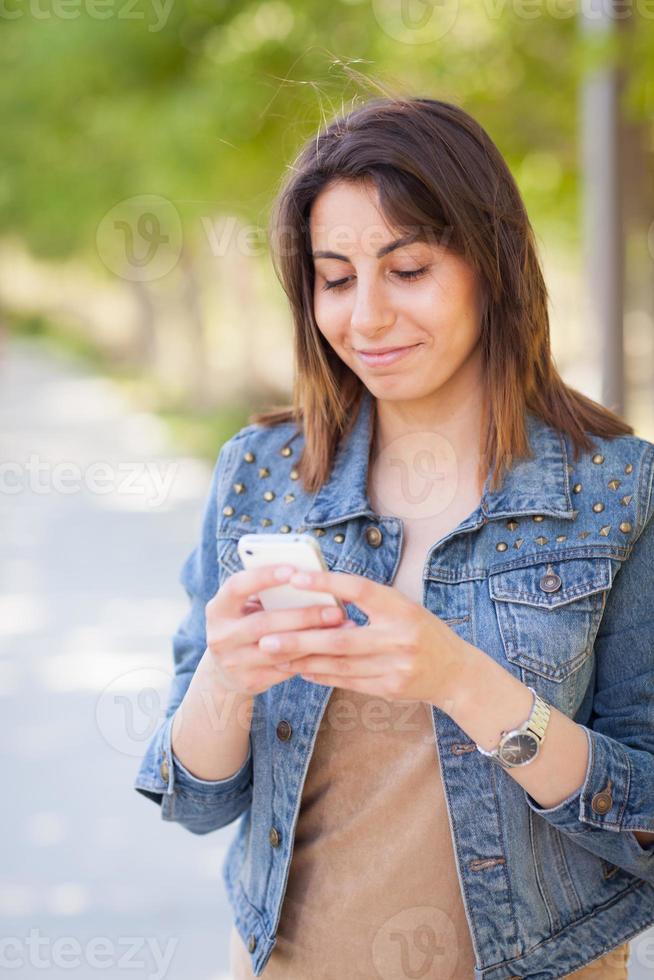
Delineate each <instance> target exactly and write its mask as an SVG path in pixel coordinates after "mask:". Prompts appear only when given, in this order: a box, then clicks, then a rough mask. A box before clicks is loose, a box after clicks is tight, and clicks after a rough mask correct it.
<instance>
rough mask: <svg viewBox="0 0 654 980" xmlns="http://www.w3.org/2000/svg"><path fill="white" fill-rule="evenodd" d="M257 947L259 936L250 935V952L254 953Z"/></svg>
mask: <svg viewBox="0 0 654 980" xmlns="http://www.w3.org/2000/svg"><path fill="white" fill-rule="evenodd" d="M256 948H257V937H256V936H248V953H254V951H255V949H256Z"/></svg>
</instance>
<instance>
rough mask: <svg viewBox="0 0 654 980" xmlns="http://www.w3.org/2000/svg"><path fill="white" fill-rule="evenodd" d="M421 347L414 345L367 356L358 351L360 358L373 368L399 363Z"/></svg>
mask: <svg viewBox="0 0 654 980" xmlns="http://www.w3.org/2000/svg"><path fill="white" fill-rule="evenodd" d="M417 347H420V344H412V345H411V346H410V347H396V348H395V349H394V350H390V351H388V352H387V353H386V354H365V353H364V352H363V351H360V350H359V351H357V354H358V356H359V357H360V358H361V360H362V361H363V362H364V363H365V364H368V365H370V366H371V367H376V366H381V365H383V364H393V363H394V362H395V361H399V360H400V358H401V357H405V356H406V355H407V354H409V353H411V351H412V350H415V349H416V348H417Z"/></svg>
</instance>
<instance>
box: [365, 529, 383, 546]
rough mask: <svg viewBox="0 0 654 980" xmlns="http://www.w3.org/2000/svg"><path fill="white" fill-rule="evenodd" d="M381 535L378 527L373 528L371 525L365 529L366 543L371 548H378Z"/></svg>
mask: <svg viewBox="0 0 654 980" xmlns="http://www.w3.org/2000/svg"><path fill="white" fill-rule="evenodd" d="M382 537H383V535H382V533H381V531H380V530H379V528H378V527H374V526H373V525H372V524H371V525H370V527H367V528H366V541H367V542H368V544H369V545H370V546H371V547H372V548H378V547H379V545H380V544H381V543H382Z"/></svg>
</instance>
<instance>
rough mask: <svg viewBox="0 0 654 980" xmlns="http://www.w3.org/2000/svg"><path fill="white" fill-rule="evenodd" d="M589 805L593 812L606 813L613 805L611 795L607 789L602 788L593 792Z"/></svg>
mask: <svg viewBox="0 0 654 980" xmlns="http://www.w3.org/2000/svg"><path fill="white" fill-rule="evenodd" d="M590 805H591V807H592V808H593V810H594V811H595V813H608V812H609V810H610V809H611V807H612V806H613V797H612V796H611V794H610V793H609V791H608V790H606V789H604V790H602V792H601V793H595V796H594V797H593V798H592V800H591V802H590Z"/></svg>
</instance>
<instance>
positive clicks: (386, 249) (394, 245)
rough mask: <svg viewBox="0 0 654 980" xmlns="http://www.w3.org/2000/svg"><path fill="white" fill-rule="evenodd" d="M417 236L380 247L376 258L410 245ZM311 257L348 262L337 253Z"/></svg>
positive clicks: (324, 253)
mask: <svg viewBox="0 0 654 980" xmlns="http://www.w3.org/2000/svg"><path fill="white" fill-rule="evenodd" d="M417 238H418V235H405V236H404V237H403V238H398V239H396V241H394V242H389V243H388V244H387V245H382V247H381V248H380V249H379V251H378V252H377V258H378V259H381V258H383V257H384V256H385V255H388V253H389V252H392V251H393V249H396V248H401V247H402V245H410V244H411V243H412V242H415V241H416V239H417ZM311 257H312V258H314V259H341V260H342V261H343V262H349V261H350V260H349V258H348V257H347V255H341V254H340V253H339V252H325V251H322V250H319V251H317V252H312V253H311Z"/></svg>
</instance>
